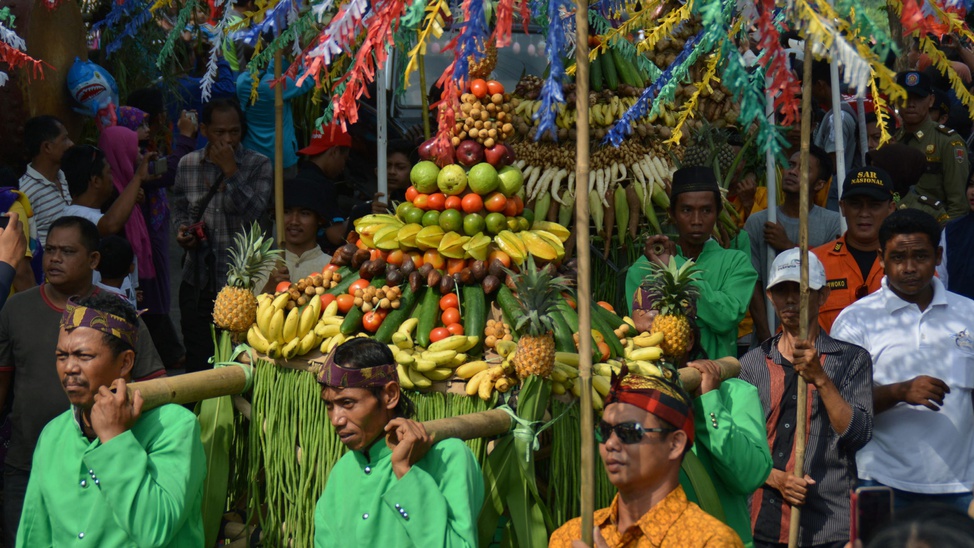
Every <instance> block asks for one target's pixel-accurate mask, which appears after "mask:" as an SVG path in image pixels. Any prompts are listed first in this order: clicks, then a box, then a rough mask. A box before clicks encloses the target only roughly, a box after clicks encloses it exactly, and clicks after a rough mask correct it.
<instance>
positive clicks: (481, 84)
mask: <svg viewBox="0 0 974 548" xmlns="http://www.w3.org/2000/svg"><path fill="white" fill-rule="evenodd" d="M489 92H490V90H489V89H488V88H487V82H485V81H483V80H482V79H480V78H477V79H476V80H471V81H470V93H473V95H474V97H476V98H477V99H483V98H484V97H487V94H488V93H489Z"/></svg>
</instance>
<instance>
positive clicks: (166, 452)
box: [83, 408, 206, 546]
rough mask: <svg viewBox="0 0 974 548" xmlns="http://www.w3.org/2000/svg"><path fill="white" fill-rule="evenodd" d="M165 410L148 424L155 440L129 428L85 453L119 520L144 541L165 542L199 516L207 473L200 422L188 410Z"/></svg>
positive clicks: (146, 543) (145, 543) (150, 543)
mask: <svg viewBox="0 0 974 548" xmlns="http://www.w3.org/2000/svg"><path fill="white" fill-rule="evenodd" d="M162 411H163V409H160V410H156V412H157V413H161V412H162ZM166 411H167V414H166V416H164V417H163V416H160V417H158V418H155V417H153V418H155V419H156V420H155V421H153V422H152V423H147V424H146V425H145V426H144V428H145V432H146V436H148V435H150V434H152V432H150V431H149V430H150V429H153V430H155V432H154V434H155V435H154V436H152V438H151V439H150V440H140V439H139V438H137V437H136V435H135V433H134V432H133V430H126V431H125V432H124V433H122V434H119V435H117V436H115V437H113V438H112V439H110V440H109V441H108V442H107V443H102V444H98V445H96V446H95V447H94V448H92V449H89V450H88V451H87V452H86V453H85V455H84V457H83V461H84V465H85V466H86V467H88V468H89V469H91V470H92V471H93V473H94V474H95V475H96V476H97V477H98V480H99V484H98V485H97V486H96V487H97V488H98V489H99V491H100V493H101V494H102V496H103V497H104V501H105V504H106V505H108V506H109V507H110V508H111V510H112V514H113V515H114V518H115V523H116V524H117V526H119V527H121V528H122V529H123V530H124V531H125V532H126V534H127V535H128V536H129V538H130V539H131V540H132V542H133V544H136V545H139V546H166V545H168V544H169V543H170V542H171V541H172V538H173V535H174V534H175V533H176V532H177V531H179V530H180V529H181V528H182V527H183V525H184V524H185V523H186V521H187V520H190V519H199V514H198V512H199V507H198V506H196V507H195V513H196V515H193V513H194V504H192V501H193V500H194V498H195V497H198V496H199V492H200V490H201V489H202V484H203V477H204V476H205V473H206V464H205V457H204V453H203V446H202V442H201V441H200V428H199V422H198V421H197V420H196V417H195V416H193V415H192V414H191V413H189V412H187V411H184V410H179V409H172V408H170V409H168V410H166ZM146 419H147V417H143V420H146ZM143 444H145V445H143Z"/></svg>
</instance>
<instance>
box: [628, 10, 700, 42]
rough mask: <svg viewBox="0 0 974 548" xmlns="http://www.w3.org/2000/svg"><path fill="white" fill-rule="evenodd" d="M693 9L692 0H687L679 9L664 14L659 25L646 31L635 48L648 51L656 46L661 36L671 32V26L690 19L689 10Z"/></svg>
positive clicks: (663, 36) (668, 34)
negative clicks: (644, 36)
mask: <svg viewBox="0 0 974 548" xmlns="http://www.w3.org/2000/svg"><path fill="white" fill-rule="evenodd" d="M692 9H693V0H689V1H688V2H687V3H686V4H684V5H683V6H681V7H680V8H679V9H676V10H673V11H671V12H670V13H668V14H666V15H665V16H664V17H663V19H662V21H660V24H659V25H656V27H655V28H653V29H652V30H650V31H649V32H648V33H646V38H644V39H642V40H641V41H640V42H639V43H638V44H637V45H636V48H637V49H638V50H639V51H640V52H646V51H650V50H652V49H653V48H655V47H656V44H657V43H659V41H660V40H662V39H663V38H665V37H667V36H670V35H672V34H673V28H674V27H676V26H677V25H679V24H680V23H682V22H684V21H689V20H690V11H691V10H692Z"/></svg>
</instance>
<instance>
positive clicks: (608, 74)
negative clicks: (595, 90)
mask: <svg viewBox="0 0 974 548" xmlns="http://www.w3.org/2000/svg"><path fill="white" fill-rule="evenodd" d="M609 51H612V48H611V47H610V48H609ZM602 56H604V57H607V58H606V59H603V60H602V74H603V75H604V76H605V87H607V88H609V89H610V90H612V91H615V90H616V89H618V88H619V72H618V71H617V70H616V65H615V63H613V62H612V56H611V55H609V54H608V53H603V54H602Z"/></svg>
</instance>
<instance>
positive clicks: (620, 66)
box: [609, 47, 639, 86]
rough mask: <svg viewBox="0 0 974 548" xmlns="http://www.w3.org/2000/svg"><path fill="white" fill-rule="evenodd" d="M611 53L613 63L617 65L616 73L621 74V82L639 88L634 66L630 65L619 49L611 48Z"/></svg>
mask: <svg viewBox="0 0 974 548" xmlns="http://www.w3.org/2000/svg"><path fill="white" fill-rule="evenodd" d="M609 51H610V52H611V54H612V61H613V62H614V63H615V66H616V72H618V73H619V80H620V81H622V82H624V83H626V84H628V85H630V86H637V85H638V84H639V82H637V79H636V76H635V75H634V74H633V72H632V65H630V64H629V61H627V60H626V59H625V58H624V57H623V56H622V54H621V53H619V51H618V50H617V49H615V48H612V47H610V48H609Z"/></svg>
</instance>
